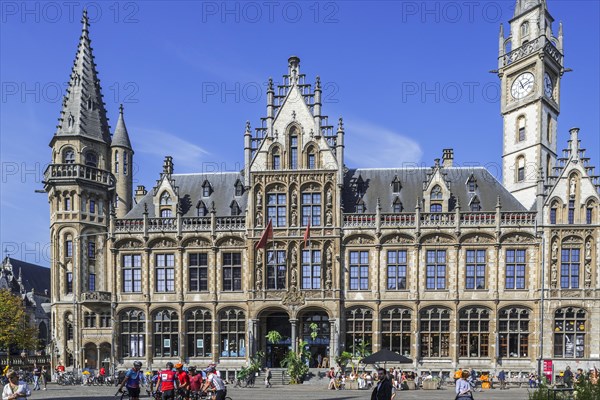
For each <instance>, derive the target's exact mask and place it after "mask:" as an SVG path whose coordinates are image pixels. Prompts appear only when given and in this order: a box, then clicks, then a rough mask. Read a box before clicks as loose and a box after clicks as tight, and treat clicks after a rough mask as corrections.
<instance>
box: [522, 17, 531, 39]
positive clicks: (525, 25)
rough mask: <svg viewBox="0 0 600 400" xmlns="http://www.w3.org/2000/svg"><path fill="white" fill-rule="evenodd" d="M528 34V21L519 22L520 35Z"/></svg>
mask: <svg viewBox="0 0 600 400" xmlns="http://www.w3.org/2000/svg"><path fill="white" fill-rule="evenodd" d="M527 35H529V21H525V22H523V23H522V24H521V37H524V36H527Z"/></svg>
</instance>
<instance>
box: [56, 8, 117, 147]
mask: <svg viewBox="0 0 600 400" xmlns="http://www.w3.org/2000/svg"><path fill="white" fill-rule="evenodd" d="M81 22H82V23H83V28H82V31H81V37H80V39H79V46H78V48H77V54H76V55H75V61H74V64H73V68H72V72H71V76H70V79H69V88H68V89H67V93H66V95H65V97H64V99H63V106H62V111H61V115H60V118H59V125H58V126H57V130H56V136H61V135H82V136H86V137H89V138H92V139H96V140H100V141H102V142H105V143H110V131H109V127H108V119H107V118H106V109H105V108H104V102H103V101H102V93H101V87H100V81H99V80H98V72H97V71H96V63H95V62H94V55H93V53H92V46H91V43H92V41H91V40H90V37H89V20H88V16H87V11H84V12H83V19H82V21H81ZM90 105H91V107H90ZM56 136H55V137H56Z"/></svg>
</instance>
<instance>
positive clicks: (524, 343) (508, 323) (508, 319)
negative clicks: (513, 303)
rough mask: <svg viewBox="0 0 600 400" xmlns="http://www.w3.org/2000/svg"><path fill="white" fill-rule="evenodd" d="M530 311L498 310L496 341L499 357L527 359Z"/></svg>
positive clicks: (519, 309) (517, 309) (514, 308)
mask: <svg viewBox="0 0 600 400" xmlns="http://www.w3.org/2000/svg"><path fill="white" fill-rule="evenodd" d="M529 314H530V311H529V310H528V309H525V308H519V307H513V308H504V309H502V310H500V313H499V316H498V340H499V341H500V343H499V344H500V352H499V355H500V357H511V358H512V357H527V355H528V354H529V318H530V315H529Z"/></svg>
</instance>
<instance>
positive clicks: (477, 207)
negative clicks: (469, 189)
mask: <svg viewBox="0 0 600 400" xmlns="http://www.w3.org/2000/svg"><path fill="white" fill-rule="evenodd" d="M471 211H473V212H477V211H481V202H480V201H479V199H478V198H477V196H476V197H474V198H473V200H471Z"/></svg>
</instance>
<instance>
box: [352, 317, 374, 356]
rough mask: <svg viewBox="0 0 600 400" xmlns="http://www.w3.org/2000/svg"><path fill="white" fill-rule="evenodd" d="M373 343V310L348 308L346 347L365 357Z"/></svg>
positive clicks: (353, 352) (356, 354)
mask: <svg viewBox="0 0 600 400" xmlns="http://www.w3.org/2000/svg"><path fill="white" fill-rule="evenodd" d="M372 345H373V310H371V309H370V308H362V307H360V308H358V307H357V308H351V309H349V310H346V349H349V350H350V351H351V352H352V354H354V355H355V356H361V357H363V356H364V355H365V351H366V352H369V353H370V352H371V348H372Z"/></svg>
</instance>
